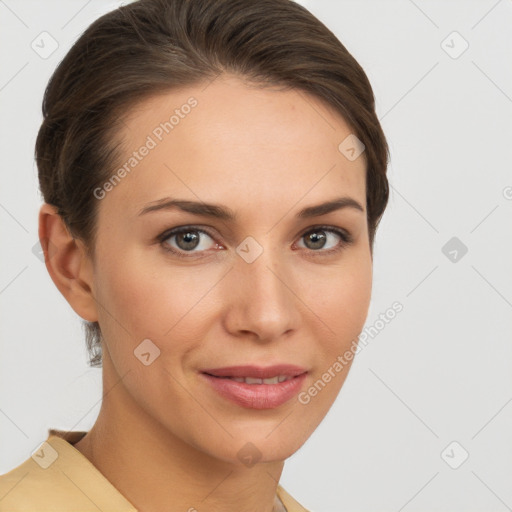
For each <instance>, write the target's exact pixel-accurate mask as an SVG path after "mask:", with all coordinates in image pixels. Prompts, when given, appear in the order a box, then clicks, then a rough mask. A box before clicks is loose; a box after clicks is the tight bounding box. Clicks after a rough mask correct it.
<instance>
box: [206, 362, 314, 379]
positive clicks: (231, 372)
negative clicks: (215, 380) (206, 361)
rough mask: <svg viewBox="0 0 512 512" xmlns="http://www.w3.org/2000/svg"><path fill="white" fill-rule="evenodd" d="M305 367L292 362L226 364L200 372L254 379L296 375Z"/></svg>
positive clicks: (216, 375)
mask: <svg viewBox="0 0 512 512" xmlns="http://www.w3.org/2000/svg"><path fill="white" fill-rule="evenodd" d="M306 371H307V370H306V369H305V368H301V367H300V366H295V365H292V364H276V365H273V366H255V365H244V366H226V367H224V368H210V369H206V370H201V372H202V373H208V374H209V375H213V376H215V377H252V378H254V379H269V378H271V377H276V376H279V375H285V376H286V377H296V376H297V375H301V374H303V373H306Z"/></svg>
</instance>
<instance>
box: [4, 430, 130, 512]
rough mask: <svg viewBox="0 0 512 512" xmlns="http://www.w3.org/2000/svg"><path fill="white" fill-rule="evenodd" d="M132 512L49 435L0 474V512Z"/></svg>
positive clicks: (75, 455) (92, 470)
mask: <svg viewBox="0 0 512 512" xmlns="http://www.w3.org/2000/svg"><path fill="white" fill-rule="evenodd" d="M98 507H99V509H100V510H110V511H116V512H118V511H119V512H135V509H134V508H133V507H131V506H130V504H129V503H128V502H127V501H126V500H125V499H124V498H123V497H122V496H121V495H120V494H118V493H117V492H115V490H114V489H113V488H112V486H111V485H110V484H109V482H108V481H106V480H105V478H104V477H103V476H102V475H101V473H99V472H98V471H97V470H96V469H95V468H94V466H93V465H92V464H91V463H90V462H89V461H88V460H87V459H86V458H85V457H83V456H82V455H81V454H80V452H78V450H76V449H75V448H73V447H72V446H71V445H70V444H69V443H68V442H67V441H65V440H64V439H61V438H59V437H56V436H50V437H49V439H47V440H46V441H45V442H43V443H42V444H41V445H40V446H39V448H38V449H37V450H36V451H34V453H33V454H32V455H31V456H30V457H29V458H27V459H26V460H25V461H24V462H22V463H21V464H20V465H19V466H17V467H15V468H14V469H12V470H10V471H9V472H7V473H5V474H3V475H0V512H29V511H30V512H37V511H43V510H44V511H49V510H51V511H52V512H69V510H70V509H73V510H80V511H83V512H89V511H92V510H94V511H95V512H97V510H98Z"/></svg>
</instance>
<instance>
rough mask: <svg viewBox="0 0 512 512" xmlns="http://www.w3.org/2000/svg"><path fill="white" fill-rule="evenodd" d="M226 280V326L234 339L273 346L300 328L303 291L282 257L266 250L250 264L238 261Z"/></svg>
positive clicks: (241, 260)
mask: <svg viewBox="0 0 512 512" xmlns="http://www.w3.org/2000/svg"><path fill="white" fill-rule="evenodd" d="M227 277H228V279H226V282H225V284H224V286H225V288H224V290H223V293H225V297H227V298H228V299H227V300H226V301H225V304H224V306H225V311H224V323H225V328H226V329H227V331H228V332H230V333H231V334H232V335H234V336H238V337H244V336H245V337H247V336H249V337H251V336H252V337H253V338H254V339H255V340H258V341H261V342H270V341H275V340H277V339H279V338H281V337H284V336H288V335H290V333H291V332H293V331H295V330H297V329H298V328H299V324H300V319H301V315H300V310H299V309H298V308H299V306H300V304H301V301H300V300H299V299H300V297H299V295H300V293H301V291H300V287H298V285H297V283H296V282H295V281H296V280H295V278H294V273H293V269H291V268H290V266H289V265H288V268H287V266H286V264H285V262H284V261H283V258H282V255H281V257H280V256H279V254H278V253H276V252H272V251H270V250H267V249H265V250H264V251H263V252H262V254H261V255H260V256H259V257H258V258H257V259H256V260H254V261H252V262H251V263H249V262H248V261H246V260H244V258H243V257H239V258H237V259H236V260H235V263H234V267H233V268H232V270H231V272H229V274H228V276H227Z"/></svg>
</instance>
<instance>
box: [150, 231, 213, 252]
mask: <svg viewBox="0 0 512 512" xmlns="http://www.w3.org/2000/svg"><path fill="white" fill-rule="evenodd" d="M204 235H206V236H207V237H208V238H210V239H211V240H213V238H212V236H211V235H210V234H209V233H208V232H207V231H205V230H204V229H198V228H195V227H193V226H184V227H180V228H176V229H172V230H171V231H166V232H165V233H162V235H160V236H159V240H160V243H161V245H162V247H163V249H164V250H166V251H169V252H171V253H173V254H176V255H177V256H180V257H184V258H186V257H188V256H194V255H195V253H198V252H204V251H206V250H207V249H208V247H207V246H208V243H205V242H203V240H201V239H202V238H204ZM173 238H174V239H175V244H176V245H177V247H173V246H172V244H169V243H166V241H167V240H171V239H173ZM205 245H206V247H205ZM213 246H214V247H222V246H220V245H219V244H217V243H216V242H215V243H214V244H213ZM194 249H198V250H197V251H194ZM184 253H192V254H184Z"/></svg>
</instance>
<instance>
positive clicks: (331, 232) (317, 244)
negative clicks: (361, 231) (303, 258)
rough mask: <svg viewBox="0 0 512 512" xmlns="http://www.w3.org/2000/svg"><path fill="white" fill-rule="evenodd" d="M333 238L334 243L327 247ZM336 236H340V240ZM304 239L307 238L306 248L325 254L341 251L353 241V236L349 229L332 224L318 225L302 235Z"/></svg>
mask: <svg viewBox="0 0 512 512" xmlns="http://www.w3.org/2000/svg"><path fill="white" fill-rule="evenodd" d="M333 238H334V245H332V244H331V246H330V247H327V248H326V245H327V246H329V243H328V241H329V239H331V241H332V240H333ZM336 238H338V242H336ZM302 239H304V240H305V246H306V249H311V251H312V252H315V253H320V254H323V255H325V254H333V253H336V252H339V251H341V250H342V249H344V248H345V247H346V246H348V245H350V244H351V243H353V238H352V236H351V235H350V233H348V231H345V230H342V229H339V228H335V227H331V226H316V227H314V228H312V229H309V230H308V231H307V232H306V233H304V234H303V235H302V236H301V238H300V240H302ZM315 256H316V254H315Z"/></svg>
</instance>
